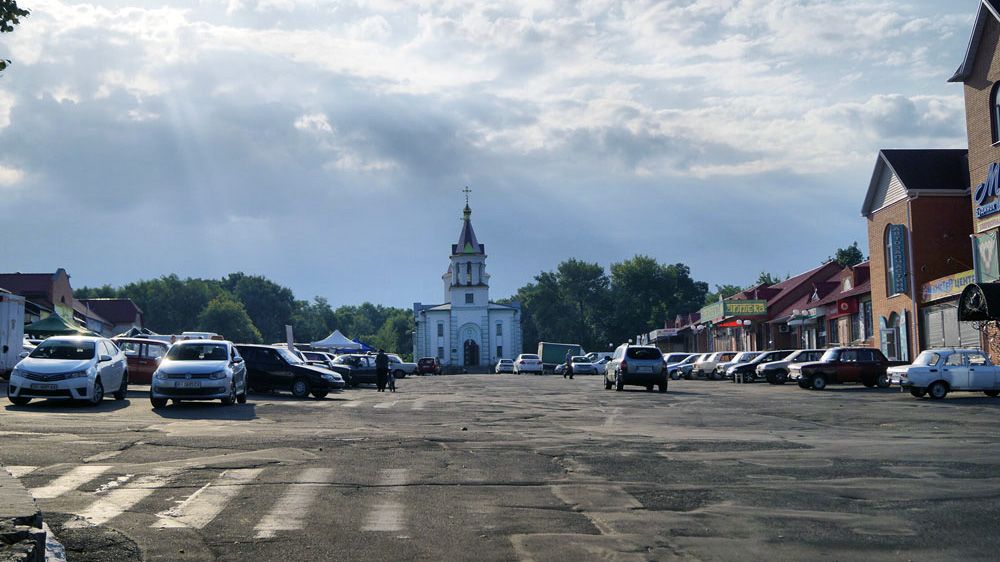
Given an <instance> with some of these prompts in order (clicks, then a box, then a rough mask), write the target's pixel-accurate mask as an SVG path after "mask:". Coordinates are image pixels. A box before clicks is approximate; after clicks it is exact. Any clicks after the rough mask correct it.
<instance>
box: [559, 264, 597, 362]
mask: <svg viewBox="0 0 1000 562" xmlns="http://www.w3.org/2000/svg"><path fill="white" fill-rule="evenodd" d="M556 282H557V283H558V285H559V292H560V297H561V300H562V301H563V302H564V304H565V305H566V306H567V307H572V319H573V322H572V323H573V326H572V328H571V332H570V333H571V334H572V335H573V337H572V338H571V339H570V341H572V342H579V343H580V344H582V345H583V346H584V347H585V348H591V347H593V345H594V343H595V341H594V340H595V339H596V335H597V334H596V333H595V332H596V330H595V329H594V325H595V322H596V321H597V320H599V319H600V314H599V310H600V308H601V305H602V304H603V303H604V300H605V298H606V297H607V293H608V284H609V281H608V276H607V275H605V274H604V268H603V267H601V266H600V265H598V264H596V263H586V262H583V261H579V260H576V259H569V260H567V261H564V262H562V263H561V264H559V267H558V268H557V269H556Z"/></svg>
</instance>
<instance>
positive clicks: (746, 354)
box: [733, 352, 757, 363]
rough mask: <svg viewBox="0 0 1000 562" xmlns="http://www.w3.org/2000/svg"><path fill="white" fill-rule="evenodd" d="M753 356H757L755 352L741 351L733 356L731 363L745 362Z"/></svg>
mask: <svg viewBox="0 0 1000 562" xmlns="http://www.w3.org/2000/svg"><path fill="white" fill-rule="evenodd" d="M754 357H757V354H756V353H750V352H743V353H740V354H739V355H737V356H736V357H734V358H733V363H745V362H747V361H750V360H751V359H753V358H754Z"/></svg>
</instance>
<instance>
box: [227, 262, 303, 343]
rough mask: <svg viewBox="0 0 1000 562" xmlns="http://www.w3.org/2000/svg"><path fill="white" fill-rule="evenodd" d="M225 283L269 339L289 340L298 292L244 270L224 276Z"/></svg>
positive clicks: (267, 339)
mask: <svg viewBox="0 0 1000 562" xmlns="http://www.w3.org/2000/svg"><path fill="white" fill-rule="evenodd" d="M221 285H222V288H224V289H226V290H227V291H229V292H230V293H231V294H232V295H233V296H235V297H236V299H237V300H239V301H240V302H241V303H243V306H244V307H245V308H246V311H247V314H249V315H250V318H251V319H252V320H253V323H254V325H255V326H257V328H258V329H260V332H261V335H262V336H263V337H264V339H265V340H266V341H282V340H284V339H285V325H286V324H290V323H291V321H292V313H293V312H294V310H295V295H293V294H292V290H291V289H289V288H287V287H282V286H281V285H278V284H277V283H275V282H274V281H270V280H269V279H267V278H265V277H261V276H259V275H246V274H245V273H243V272H238V273H231V274H229V275H228V276H227V277H225V278H224V279H222V281H221Z"/></svg>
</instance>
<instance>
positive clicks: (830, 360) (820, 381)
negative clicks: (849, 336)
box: [788, 347, 909, 390]
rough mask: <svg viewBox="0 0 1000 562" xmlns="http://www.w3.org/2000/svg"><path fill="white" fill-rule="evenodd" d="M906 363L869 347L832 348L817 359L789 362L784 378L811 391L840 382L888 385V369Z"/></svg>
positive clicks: (872, 385)
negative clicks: (806, 361)
mask: <svg viewBox="0 0 1000 562" xmlns="http://www.w3.org/2000/svg"><path fill="white" fill-rule="evenodd" d="M908 363H909V362H908V361H890V360H888V359H886V358H885V355H882V352H881V351H880V350H878V349H873V348H870V347H833V348H830V349H828V350H826V353H824V354H823V356H822V357H820V359H819V361H813V362H808V363H794V364H792V365H790V366H789V367H788V378H789V380H793V381H796V382H798V383H799V387H800V388H806V389H812V390H823V389H824V388H826V386H827V385H828V384H834V383H844V382H860V383H861V384H863V385H865V386H867V387H868V388H872V387H875V386H878V387H879V388H888V387H889V384H890V383H889V375H888V373H887V371H888V369H889V368H890V367H896V366H899V365H906V364H908Z"/></svg>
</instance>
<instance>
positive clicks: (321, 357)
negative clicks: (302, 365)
mask: <svg viewBox="0 0 1000 562" xmlns="http://www.w3.org/2000/svg"><path fill="white" fill-rule="evenodd" d="M298 355H300V356H301V358H302V359H303V360H304V361H305V362H306V363H309V364H310V365H316V366H319V367H323V368H325V369H330V370H331V371H332V370H333V360H334V359H336V358H337V356H336V355H333V354H330V353H327V352H325V351H299V353H298Z"/></svg>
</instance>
